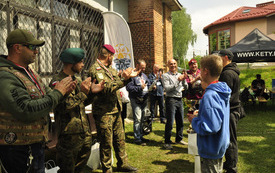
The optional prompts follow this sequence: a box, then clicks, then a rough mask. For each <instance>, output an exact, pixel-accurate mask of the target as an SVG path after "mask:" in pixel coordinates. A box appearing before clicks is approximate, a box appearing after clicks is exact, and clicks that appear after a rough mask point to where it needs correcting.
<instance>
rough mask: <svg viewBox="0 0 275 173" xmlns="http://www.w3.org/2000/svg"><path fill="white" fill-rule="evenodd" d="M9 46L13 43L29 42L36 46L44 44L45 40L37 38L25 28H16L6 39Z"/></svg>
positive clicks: (28, 43)
mask: <svg viewBox="0 0 275 173" xmlns="http://www.w3.org/2000/svg"><path fill="white" fill-rule="evenodd" d="M6 44H7V46H9V45H12V44H27V45H35V46H43V45H44V44H45V41H43V40H37V39H36V38H35V37H34V36H33V34H32V33H31V32H30V31H28V30H25V29H15V30H13V31H12V32H10V33H9V35H8V37H7V39H6Z"/></svg>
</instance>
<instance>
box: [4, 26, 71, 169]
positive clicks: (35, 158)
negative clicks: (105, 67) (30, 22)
mask: <svg viewBox="0 0 275 173" xmlns="http://www.w3.org/2000/svg"><path fill="white" fill-rule="evenodd" d="M6 44H7V48H8V55H7V56H5V55H1V56H0V78H1V80H0V95H1V97H0V153H1V154H0V159H1V160H0V161H1V162H0V166H1V169H2V170H5V171H6V172H9V173H21V172H24V173H25V172H35V173H41V172H45V167H44V146H45V142H46V141H47V138H48V137H47V134H48V115H49V112H50V111H51V110H52V109H53V108H54V107H55V106H56V105H57V104H58V103H59V102H61V100H62V99H63V97H64V95H65V94H68V93H70V92H71V91H72V90H73V89H74V88H75V85H76V82H74V81H73V80H72V78H71V77H67V78H65V79H64V80H62V81H60V82H59V83H57V84H56V86H55V87H54V89H53V90H51V89H50V88H49V87H47V86H46V85H44V84H43V82H42V80H41V78H40V76H39V75H38V74H37V73H36V72H34V71H32V69H31V68H30V67H29V65H30V64H31V63H33V62H34V61H35V59H36V55H37V54H38V47H41V46H43V45H44V44H45V41H42V40H37V39H36V38H35V37H34V36H33V35H32V33H31V32H29V31H27V30H23V29H16V30H14V31H12V32H10V33H9V34H8V37H7V39H6ZM5 171H4V172H5ZM0 172H1V171H0Z"/></svg>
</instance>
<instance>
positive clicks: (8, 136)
mask: <svg viewBox="0 0 275 173" xmlns="http://www.w3.org/2000/svg"><path fill="white" fill-rule="evenodd" d="M4 140H5V142H6V143H7V144H12V143H14V142H15V141H16V140H17V135H16V134H15V133H13V132H8V133H7V134H6V135H5V137H4Z"/></svg>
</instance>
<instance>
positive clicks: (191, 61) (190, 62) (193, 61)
mask: <svg viewBox="0 0 275 173" xmlns="http://www.w3.org/2000/svg"><path fill="white" fill-rule="evenodd" d="M193 63H197V60H195V59H191V60H190V61H189V63H188V65H190V64H193Z"/></svg>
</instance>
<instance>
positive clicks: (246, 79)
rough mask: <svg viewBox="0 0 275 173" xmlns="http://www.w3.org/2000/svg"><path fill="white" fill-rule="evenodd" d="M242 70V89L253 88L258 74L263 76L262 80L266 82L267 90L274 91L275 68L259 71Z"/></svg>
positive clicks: (259, 69)
mask: <svg viewBox="0 0 275 173" xmlns="http://www.w3.org/2000/svg"><path fill="white" fill-rule="evenodd" d="M240 69H242V70H241V74H240V81H241V88H244V87H248V86H251V83H252V81H253V80H254V79H256V74H261V76H262V79H263V80H265V85H266V88H267V89H268V90H272V79H275V66H273V67H262V68H257V69H252V68H248V69H247V68H240Z"/></svg>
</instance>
